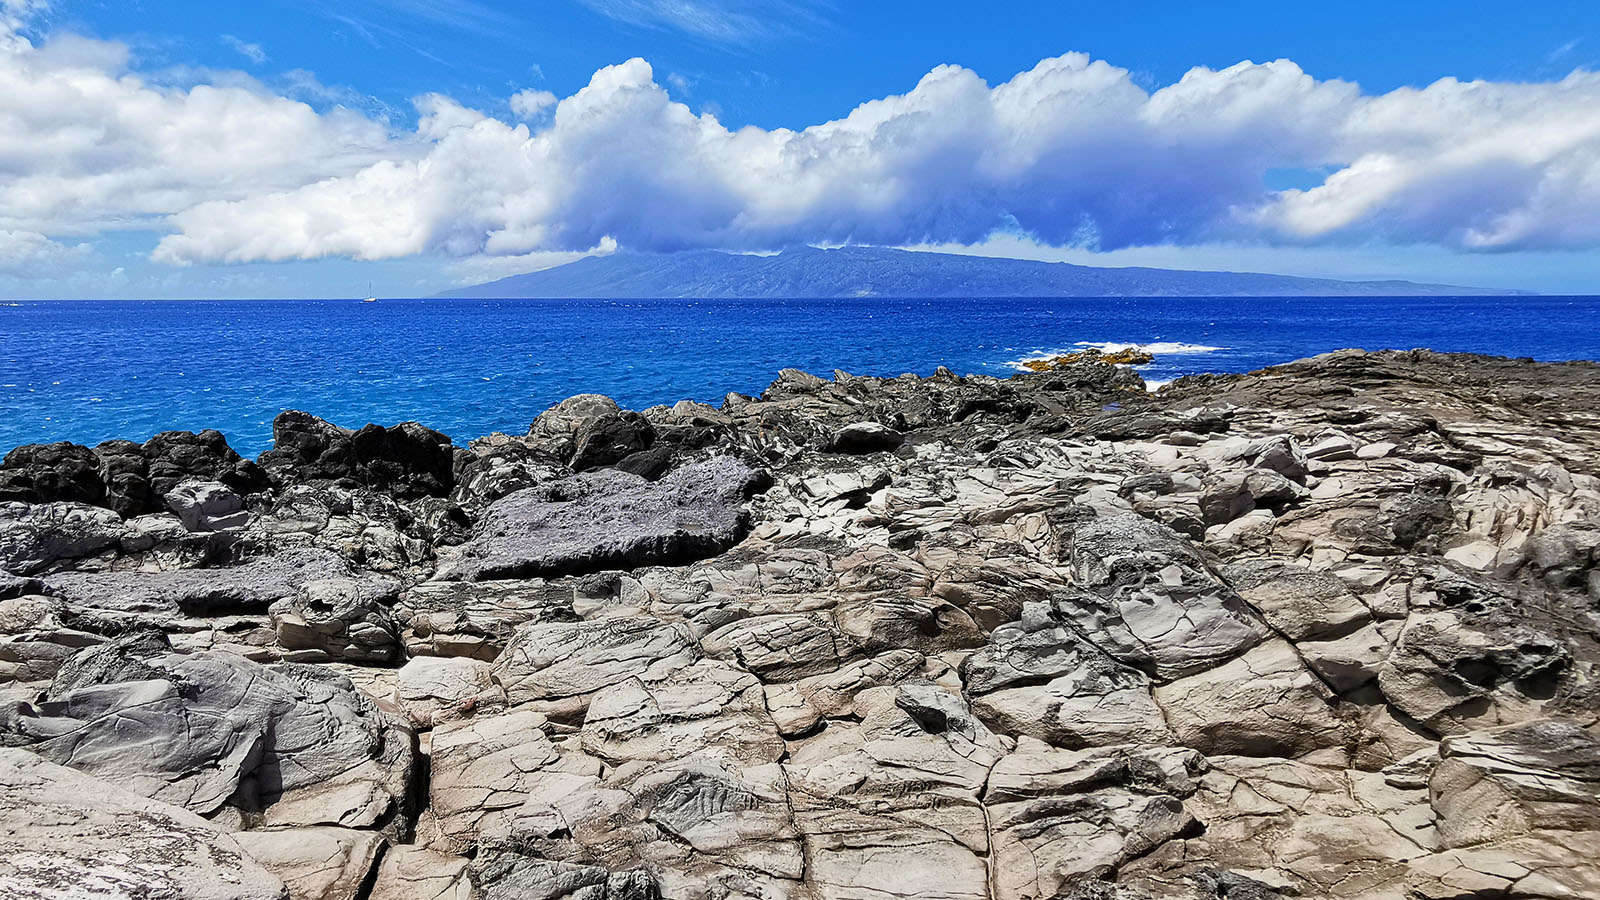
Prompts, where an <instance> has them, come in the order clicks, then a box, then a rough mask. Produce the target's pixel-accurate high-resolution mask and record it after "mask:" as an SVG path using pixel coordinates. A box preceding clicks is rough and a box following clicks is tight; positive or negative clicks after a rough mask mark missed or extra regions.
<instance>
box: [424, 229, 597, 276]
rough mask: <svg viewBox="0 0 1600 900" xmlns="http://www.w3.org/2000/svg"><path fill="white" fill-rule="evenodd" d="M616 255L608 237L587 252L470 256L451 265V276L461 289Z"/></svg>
mask: <svg viewBox="0 0 1600 900" xmlns="http://www.w3.org/2000/svg"><path fill="white" fill-rule="evenodd" d="M615 252H617V242H616V241H615V240H613V239H611V238H609V237H605V238H601V239H600V243H598V244H596V245H594V246H593V247H590V248H589V249H587V250H535V251H534V252H532V253H522V254H518V255H516V256H469V257H466V258H464V259H460V260H457V261H455V262H453V263H451V264H450V273H451V274H452V275H453V276H454V277H455V283H456V284H458V285H469V284H482V283H483V282H486V281H495V280H497V279H500V278H505V277H507V276H509V275H522V274H524V273H527V272H537V271H539V270H540V269H549V268H552V267H554V266H562V265H566V264H567V263H570V262H576V261H578V260H580V259H583V258H584V257H586V256H610V255H611V254H613V253H615Z"/></svg>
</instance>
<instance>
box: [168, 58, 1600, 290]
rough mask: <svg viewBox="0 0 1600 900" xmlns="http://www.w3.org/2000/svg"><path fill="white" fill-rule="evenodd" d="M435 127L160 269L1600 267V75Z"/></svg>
mask: <svg viewBox="0 0 1600 900" xmlns="http://www.w3.org/2000/svg"><path fill="white" fill-rule="evenodd" d="M519 96H520V95H519ZM516 102H517V103H518V105H519V106H521V105H524V101H522V100H517V101H516ZM539 102H540V103H542V104H548V103H549V98H548V97H546V98H541V100H540V101H539ZM422 109H423V111H424V116H423V118H422V121H421V125H420V126H419V130H418V135H419V137H420V138H421V139H424V140H426V141H427V142H428V143H429V147H430V149H429V152H428V153H427V155H426V156H425V157H423V158H421V159H416V160H403V161H392V162H388V161H386V162H383V163H379V164H377V165H374V166H372V167H371V168H369V169H367V170H366V171H364V172H362V173H359V174H357V175H354V176H344V177H338V178H332V179H328V180H325V181H322V182H319V183H317V184H315V185H311V186H307V187H304V188H300V189H297V190H293V191H285V192H281V193H275V194H270V195H261V196H257V197H253V198H248V199H244V200H236V201H219V202H213V203H207V204H203V205H200V206H197V207H194V208H192V209H189V210H185V211H183V212H181V213H179V214H178V215H177V216H175V217H174V219H173V222H174V224H175V226H176V227H177V228H178V230H179V233H178V234H176V235H173V236H172V237H169V238H168V239H166V240H165V241H163V242H162V245H161V250H160V251H159V255H160V256H161V258H164V259H169V260H173V261H206V260H241V259H288V258H295V257H315V256H322V255H351V256H356V257H359V258H381V257H386V256H394V255H404V254H412V253H422V252H428V251H443V252H447V253H453V254H464V255H473V254H480V253H481V254H489V255H512V256H514V255H520V254H525V253H530V252H536V251H552V250H555V251H575V250H581V249H584V248H588V247H591V246H593V245H595V243H596V242H597V241H599V240H600V239H601V238H602V237H605V236H611V237H614V238H615V239H616V240H617V241H618V242H619V243H620V244H621V245H622V246H625V247H633V248H642V249H663V250H667V249H676V248H681V247H691V246H712V247H725V248H734V249H750V248H760V247H772V246H779V245H783V244H788V243H795V242H827V241H831V242H846V241H856V242H862V243H885V244H904V243H916V242H922V241H935V242H971V241H977V240H981V239H983V238H984V237H985V236H987V235H989V234H991V233H992V232H994V231H995V230H996V229H997V228H1000V227H1002V226H1011V225H1014V226H1015V227H1018V228H1020V229H1021V230H1023V231H1024V232H1026V233H1029V234H1031V235H1033V236H1035V237H1036V238H1038V239H1040V240H1042V241H1044V242H1046V243H1051V244H1057V245H1080V246H1092V247H1098V248H1101V249H1115V248H1119V247H1127V246H1139V245H1151V244H1162V243H1180V244H1181V243H1194V242H1202V241H1216V240H1245V239H1256V240H1273V241H1282V242H1291V243H1294V242H1315V241H1340V240H1367V239H1370V238H1372V237H1374V236H1377V237H1380V238H1383V239H1387V240H1393V241H1401V242H1406V241H1416V242H1434V243H1440V244H1445V245H1450V246H1455V247H1459V248H1465V249H1474V250H1482V249H1511V248H1539V247H1549V246H1595V245H1600V217H1597V216H1595V215H1593V212H1592V210H1593V209H1594V208H1596V207H1595V204H1596V203H1597V202H1600V76H1596V75H1594V74H1590V73H1582V72H1580V73H1576V74H1574V75H1573V76H1571V77H1569V78H1567V79H1565V80H1563V81H1561V82H1556V83H1547V84H1535V85H1509V84H1495V83H1481V82H1479V83H1459V82H1456V81H1453V80H1448V79H1447V80H1445V81H1441V82H1439V83H1437V84H1435V85H1432V86H1430V87H1428V88H1426V89H1423V90H1412V89H1405V90H1400V91H1395V92H1393V93H1390V94H1385V95H1381V96H1371V95H1364V94H1363V93H1362V92H1361V91H1360V89H1359V88H1358V87H1357V86H1356V85H1354V84H1350V83H1347V82H1340V81H1318V80H1316V79H1314V78H1312V77H1310V76H1309V75H1307V74H1306V73H1305V72H1303V71H1301V70H1300V68H1299V67H1298V66H1296V65H1295V64H1293V63H1292V62H1288V61H1285V60H1280V61H1277V62H1273V63H1266V64H1260V65H1257V64H1251V63H1241V64H1239V65H1237V66H1233V67H1230V68H1228V69H1224V70H1221V71H1213V70H1209V69H1203V68H1201V69H1195V70H1193V71H1191V72H1189V73H1188V74H1187V75H1185V76H1184V78H1183V79H1182V80H1180V81H1179V82H1178V83H1176V84H1173V85H1169V86H1167V87H1164V88H1162V89H1160V90H1157V91H1155V92H1153V93H1151V92H1147V91H1145V90H1144V89H1142V88H1140V87H1139V86H1138V85H1137V84H1135V83H1134V81H1133V80H1132V79H1131V78H1130V76H1129V73H1128V72H1127V71H1126V70H1124V69H1119V68H1116V67H1114V66H1111V65H1108V64H1106V63H1103V62H1097V61H1092V60H1090V59H1089V58H1088V57H1086V56H1083V55H1081V54H1068V55H1066V56H1063V57H1060V58H1056V59H1048V60H1045V61H1043V62H1041V63H1040V64H1039V65H1038V66H1037V67H1035V68H1034V69H1032V70H1030V71H1028V72H1024V73H1022V74H1020V75H1018V76H1016V77H1015V78H1013V79H1012V80H1011V81H1009V82H1006V83H1005V84H1001V85H998V86H995V87H990V86H989V85H987V84H985V83H984V82H983V81H982V80H981V79H980V78H978V76H977V75H976V74H974V73H973V72H971V71H970V70H967V69H963V68H959V67H954V66H942V67H940V68H938V69H935V70H934V71H933V72H931V73H929V75H928V76H927V77H925V78H924V79H923V80H922V81H921V83H919V84H918V85H917V86H916V87H915V88H914V89H913V90H912V91H910V92H908V93H906V94H903V95H899V96H892V97H887V98H884V99H882V100H875V101H872V102H869V103H865V104H862V105H861V106H860V107H858V108H857V109H856V110H854V111H853V112H851V113H850V114H849V115H848V116H846V117H845V118H843V119H839V120H836V121H832V122H827V123H824V124H821V125H817V126H814V127H811V128H808V129H805V130H803V131H790V130H784V129H778V130H774V131H765V130H761V129H758V128H743V129H738V130H729V129H728V128H726V127H724V126H723V125H722V124H721V123H720V122H719V121H718V120H717V119H716V118H715V117H714V116H711V115H707V114H702V115H696V114H694V113H693V112H691V111H690V109H689V108H688V107H686V106H684V105H682V104H680V103H676V102H673V101H672V100H671V99H670V98H669V97H668V96H667V93H666V91H665V90H663V88H662V87H661V86H660V85H658V84H657V83H656V82H655V80H654V76H653V73H652V71H651V69H650V66H649V65H648V64H647V63H645V62H644V61H643V60H631V61H629V62H627V63H623V64H621V65H617V66H610V67H607V68H605V69H602V70H600V71H599V72H597V73H596V74H595V76H594V78H593V79H592V81H591V82H590V84H589V85H588V86H587V87H585V88H583V89H582V90H580V91H579V92H578V93H576V94H574V95H573V96H571V97H568V98H566V99H564V100H561V101H560V102H559V104H557V105H556V108H555V114H554V116H553V118H552V119H551V120H550V123H549V124H548V126H544V127H541V128H539V129H537V130H529V128H528V127H527V126H526V125H512V124H508V123H505V122H501V121H499V120H496V119H493V118H490V117H487V116H484V115H482V114H480V113H477V112H474V111H471V110H468V109H465V108H463V107H461V106H459V105H457V104H455V103H454V102H453V101H451V100H449V99H448V98H444V97H438V96H433V97H428V98H425V99H424V101H422ZM1318 167H1328V169H1329V171H1331V172H1332V174H1331V175H1330V176H1328V177H1327V178H1326V180H1325V181H1324V182H1323V183H1322V184H1321V185H1320V186H1318V187H1315V188H1313V189H1311V190H1308V191H1298V190H1290V191H1283V192H1276V193H1275V192H1272V191H1269V190H1268V189H1267V188H1266V187H1265V186H1264V184H1263V175H1264V173H1266V172H1268V171H1269V170H1273V169H1280V168H1297V169H1312V168H1318Z"/></svg>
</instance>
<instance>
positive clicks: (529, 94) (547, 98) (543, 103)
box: [511, 89, 560, 119]
mask: <svg viewBox="0 0 1600 900" xmlns="http://www.w3.org/2000/svg"><path fill="white" fill-rule="evenodd" d="M559 101H560V98H559V97H557V96H556V95H555V94H552V93H550V92H549V91H536V90H531V89H530V90H526V91H518V92H516V93H515V94H512V95H511V111H512V112H513V113H516V114H517V115H518V116H520V117H522V118H524V119H534V118H538V117H539V115H540V114H541V113H543V112H544V111H545V110H547V109H549V108H550V107H552V106H555V105H556V103H557V102H559Z"/></svg>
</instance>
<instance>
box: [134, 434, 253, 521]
mask: <svg viewBox="0 0 1600 900" xmlns="http://www.w3.org/2000/svg"><path fill="white" fill-rule="evenodd" d="M140 450H141V452H142V453H143V454H144V457H145V459H146V461H147V463H146V465H147V472H148V478H149V481H150V495H151V497H152V498H153V500H154V501H155V502H153V503H152V504H151V506H150V507H147V508H145V509H144V510H142V511H143V512H155V511H157V508H159V506H160V503H159V501H160V498H162V497H165V496H166V495H167V492H168V491H171V490H172V489H173V488H175V487H177V486H178V485H179V484H180V483H182V482H185V481H220V482H222V483H223V484H225V485H227V486H228V487H230V488H232V489H233V490H234V491H236V492H238V493H239V494H240V495H242V496H248V495H250V494H256V493H260V492H261V491H264V490H266V489H267V488H269V487H271V482H270V481H269V480H268V479H267V473H266V472H264V471H262V469H261V467H260V466H258V465H256V464H255V463H253V462H251V461H250V460H248V459H245V458H243V457H241V456H240V455H239V454H238V453H236V452H234V450H233V448H232V447H229V446H228V441H227V439H226V438H224V437H223V436H222V433H221V432H219V431H215V430H212V429H207V430H205V431H202V432H200V433H199V434H195V433H192V432H188V431H164V432H162V433H160V434H158V435H156V436H155V437H153V438H151V439H150V440H148V441H145V442H144V445H143V446H142V447H141V448H140Z"/></svg>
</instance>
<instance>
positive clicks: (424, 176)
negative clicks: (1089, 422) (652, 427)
mask: <svg viewBox="0 0 1600 900" xmlns="http://www.w3.org/2000/svg"><path fill="white" fill-rule="evenodd" d="M1597 71H1600V4H1595V3H1593V2H1564V0H1548V2H1540V3H1537V4H1508V3H1504V2H1496V3H1473V2H1453V3H1443V2H1434V0H1414V2H1408V3H1394V2H1393V0H1388V2H1384V3H1377V2H1366V0H1346V2H1342V3H1338V4H1284V3H1282V2H1273V3H1266V2H1254V0H1234V2H1229V3H1227V4H1196V3H1192V2H1185V3H1179V2H1160V3H1156V2H1139V0H1122V2H1117V3H1110V2H1081V0H1079V2H1074V0H1057V2H1043V0H1041V2H1011V3H1006V4H987V3H985V4H969V3H939V2H927V0H924V2H920V3H898V2H875V3H855V4H844V3H836V2H817V3H801V2H796V0H739V2H735V0H543V2H539V3H494V2H490V0H344V2H341V3H337V4H332V3H322V2H313V0H256V2H253V3H243V4H219V3H190V2H176V0H171V2H152V0H143V2H140V0H115V2H108V0H0V297H6V298H10V299H33V298H59V297H86V298H91V297H92V298H100V297H107V298H122V297H207V298H231V297H340V296H362V295H365V294H366V293H367V292H368V291H369V290H370V291H372V292H373V293H375V294H378V295H380V296H421V295H426V294H429V293H433V292H436V291H439V290H443V289H446V288H450V287H454V286H458V285H462V284H470V283H475V282H480V281H484V280H488V279H492V278H497V277H502V276H505V275H511V274H516V273H519V272H525V271H531V270H534V269H538V268H543V267H546V266H549V265H554V264H559V263H561V262H565V261H569V260H572V259H575V258H578V257H580V256H582V255H584V254H590V253H609V252H616V251H618V250H622V251H673V250H682V249H697V248H713V249H725V250H731V251H739V252H768V251H771V250H774V249H779V248H781V247H784V246H790V245H795V244H812V245H820V246H832V245H839V244H845V243H861V244H878V245H886V246H903V247H913V248H922V249H937V250H945V251H952V252H967V253H983V254H990V255H1004V256H1019V257H1026V258H1032V259H1051V260H1066V261H1071V262H1076V263H1084V264H1093V265H1157V266H1170V267H1174V268H1203V269H1230V270H1240V271H1266V272H1279V273H1284V274H1303V275H1312V276H1323V277H1340V278H1408V279H1412V280H1418V281H1430V282H1443V283H1455V284H1470V285H1481V286H1488V287H1501V288H1507V289H1512V288H1522V289H1531V290H1538V291H1543V292H1547V293H1600V74H1597ZM369 285H370V287H369Z"/></svg>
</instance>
